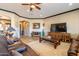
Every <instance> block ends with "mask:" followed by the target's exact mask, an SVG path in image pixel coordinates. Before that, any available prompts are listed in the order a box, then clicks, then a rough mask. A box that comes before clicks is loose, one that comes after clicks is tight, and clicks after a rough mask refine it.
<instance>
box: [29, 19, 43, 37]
mask: <svg viewBox="0 0 79 59" xmlns="http://www.w3.org/2000/svg"><path fill="white" fill-rule="evenodd" d="M33 23H40V28H39V29H33ZM29 29H30V33H29V35H30V36H31V33H32V31H36V32H42V30H43V19H30V28H29Z"/></svg>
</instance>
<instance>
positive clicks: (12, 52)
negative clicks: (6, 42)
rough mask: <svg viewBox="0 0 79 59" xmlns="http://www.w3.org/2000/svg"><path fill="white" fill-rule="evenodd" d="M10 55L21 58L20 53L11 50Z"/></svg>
mask: <svg viewBox="0 0 79 59" xmlns="http://www.w3.org/2000/svg"><path fill="white" fill-rule="evenodd" d="M11 54H12V55H13V56H23V55H22V54H21V53H19V52H18V51H16V50H11Z"/></svg>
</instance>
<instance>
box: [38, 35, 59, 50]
mask: <svg viewBox="0 0 79 59" xmlns="http://www.w3.org/2000/svg"><path fill="white" fill-rule="evenodd" d="M43 40H45V41H49V42H52V43H53V45H54V48H55V49H56V48H57V46H58V45H60V41H59V40H57V39H56V38H52V39H51V38H47V37H40V39H39V42H40V43H41V42H42V41H43Z"/></svg>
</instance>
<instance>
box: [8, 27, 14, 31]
mask: <svg viewBox="0 0 79 59" xmlns="http://www.w3.org/2000/svg"><path fill="white" fill-rule="evenodd" d="M7 31H10V32H12V31H15V29H14V28H13V27H11V26H10V27H9V28H8V29H7Z"/></svg>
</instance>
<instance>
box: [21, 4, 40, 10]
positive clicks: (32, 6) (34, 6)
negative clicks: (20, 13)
mask: <svg viewBox="0 0 79 59" xmlns="http://www.w3.org/2000/svg"><path fill="white" fill-rule="evenodd" d="M39 4H41V3H23V4H22V5H24V6H26V5H28V6H29V7H30V11H32V10H33V9H38V10H40V9H41V8H40V6H39Z"/></svg>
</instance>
